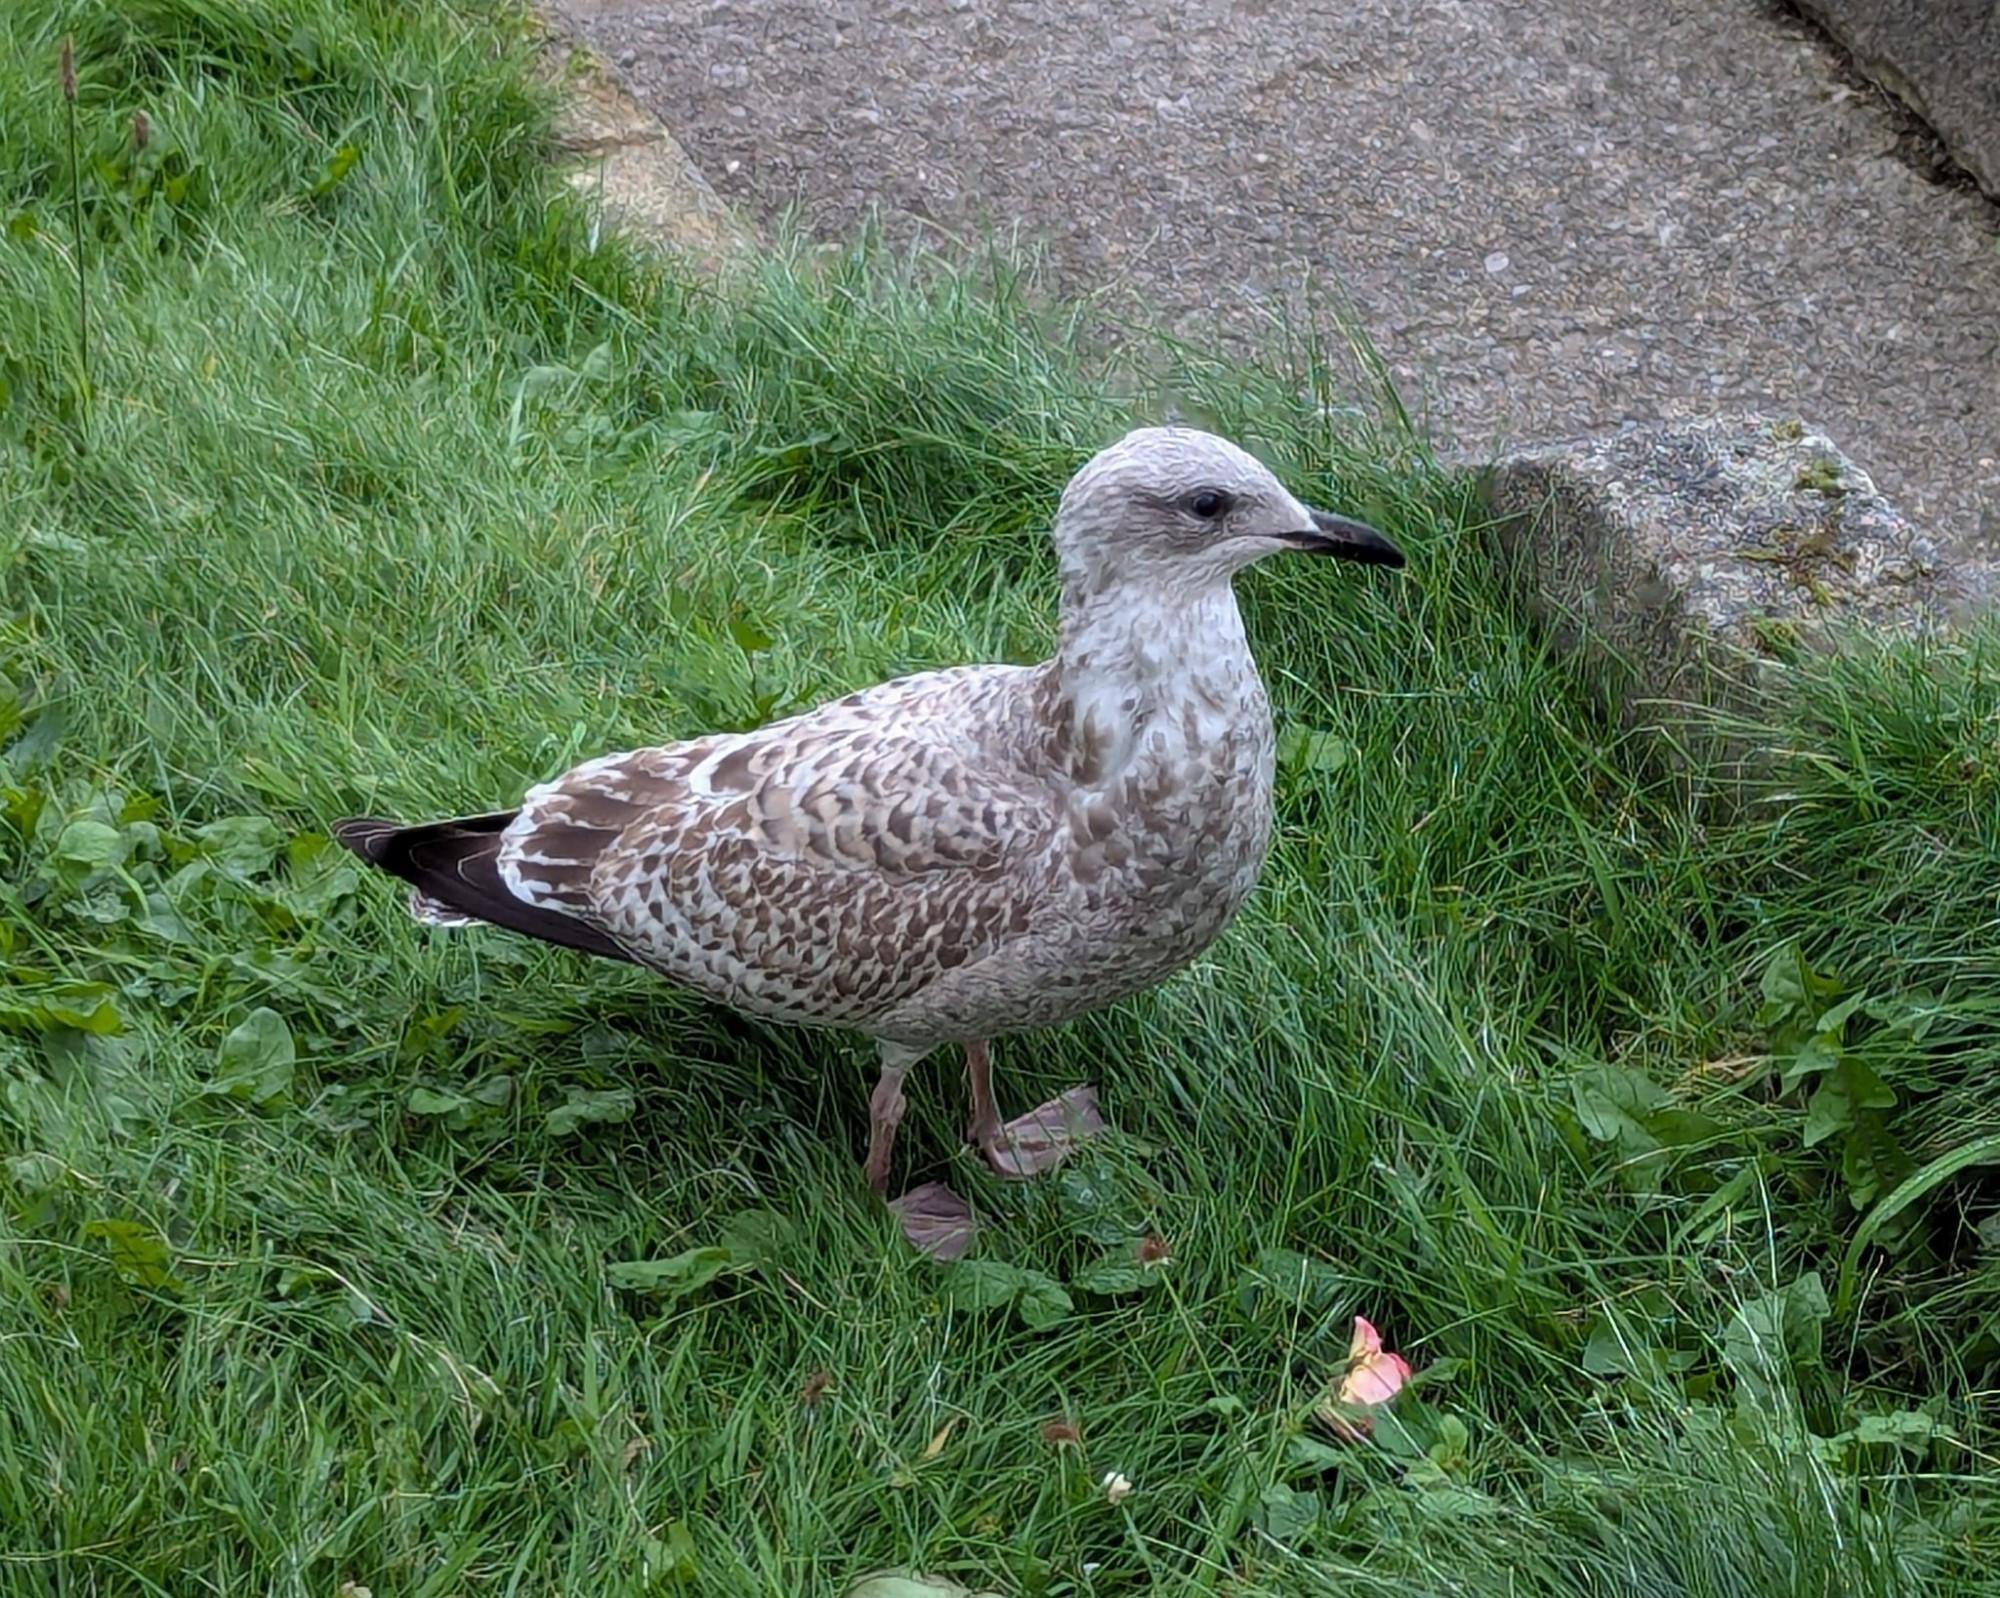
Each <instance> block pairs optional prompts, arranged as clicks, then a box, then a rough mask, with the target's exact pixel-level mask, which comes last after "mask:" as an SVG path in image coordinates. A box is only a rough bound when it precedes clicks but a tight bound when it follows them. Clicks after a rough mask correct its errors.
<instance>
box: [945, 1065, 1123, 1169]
mask: <svg viewBox="0 0 2000 1598" xmlns="http://www.w3.org/2000/svg"><path fill="white" fill-rule="evenodd" d="M965 1075H966V1079H967V1081H968V1082H969V1083H970V1084H971V1088H972V1125H971V1127H970V1128H969V1129H968V1130H967V1132H966V1139H967V1141H969V1142H972V1143H977V1144H978V1145H979V1148H980V1151H981V1152H982V1153H984V1154H985V1156H986V1163H987V1164H988V1165H990V1166H992V1167H993V1169H994V1170H995V1171H997V1172H999V1174H1000V1175H1002V1176H1009V1177H1027V1176H1038V1175H1040V1174H1041V1173H1042V1172H1043V1171H1052V1170H1054V1169H1055V1168H1056V1167H1057V1166H1058V1165H1060V1164H1062V1162H1063V1158H1064V1156H1065V1155H1067V1154H1068V1153H1069V1151H1070V1150H1071V1149H1073V1148H1074V1147H1076V1145H1077V1144H1079V1143H1081V1142H1082V1141H1083V1140H1084V1139H1085V1138H1092V1137H1096V1136H1097V1135H1098V1134H1099V1133H1100V1132H1102V1131H1103V1130H1104V1117H1103V1116H1101V1115H1099V1114H1098V1112H1097V1090H1096V1089H1095V1088H1090V1087H1080V1088H1071V1089H1070V1090H1069V1091H1068V1092H1067V1093H1065V1094H1063V1095H1061V1096H1060V1097H1058V1098H1053V1099H1050V1100H1049V1102H1048V1103H1046V1104H1038V1105H1036V1106H1035V1107H1034V1108H1033V1109H1032V1110H1030V1111H1029V1112H1028V1113H1027V1114H1026V1115H1022V1116H1017V1117H1015V1118H1014V1119H1013V1120H1011V1121H1005V1122H1003V1121H1002V1120H1001V1119H1000V1107H999V1106H998V1105H997V1104H995V1103H994V1102H993V1064H992V1061H991V1059H990V1058H989V1057H988V1055H987V1052H986V1043H985V1040H984V1039H980V1038H975V1039H973V1040H972V1041H971V1042H969V1043H967V1044H966V1045H965Z"/></svg>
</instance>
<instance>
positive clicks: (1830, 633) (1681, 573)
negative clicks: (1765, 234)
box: [1481, 415, 1990, 740]
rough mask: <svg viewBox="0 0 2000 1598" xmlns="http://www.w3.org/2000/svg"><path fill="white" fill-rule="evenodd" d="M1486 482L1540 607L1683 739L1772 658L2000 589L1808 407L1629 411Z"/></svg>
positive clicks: (1626, 708)
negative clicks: (1703, 412)
mask: <svg viewBox="0 0 2000 1598" xmlns="http://www.w3.org/2000/svg"><path fill="white" fill-rule="evenodd" d="M1481 482H1482V488H1483V490H1484V492H1485V495H1486V500H1487V504H1488V507H1489V508H1490V510H1491V512H1492V514H1493V517H1494V524H1495V529H1496V532H1497V535H1498V539H1499V544H1500V547H1501V550H1502V552H1503V554H1504V556H1505V557H1506V558H1507V559H1508V560H1509V562H1510V564H1511V566H1512V569H1513V572H1514V574H1515V576H1516V578H1517V580H1518V582H1519V583H1520V585H1521V589H1522V592H1523V594H1524V597H1525V599H1526V601H1527V603H1528V605H1529V607H1530V609H1531V611H1532V612H1534V613H1535V614H1536V615H1538V616H1539V617H1540V618H1541V619H1542V620H1543V621H1544V622H1545V623H1547V624H1548V625H1549V626H1550V627H1551V629H1552V631H1553V633H1554V636H1555V638H1556V639H1557V641H1558V642H1559V643H1561V644H1562V645H1563V646H1565V647H1569V648H1581V649H1583V650H1584V651H1586V654H1587V657H1588V658H1590V659H1591V660H1592V662H1593V663H1594V664H1595V665H1596V666H1597V667H1598V668H1599V669H1600V680H1601V681H1602V682H1603V683H1604V684H1605V686H1606V688H1607V689H1608V691H1609V693H1610V694H1611V696H1612V698H1613V699H1614V701H1615V703H1616V705H1617V708H1618V709H1619V711H1620V713H1621V714H1622V716H1623V718H1624V719H1625V720H1626V722H1627V723H1628V724H1633V725H1645V726H1654V727H1659V728H1663V729H1668V730H1670V731H1671V732H1672V733H1673V734H1674V735H1675V737H1676V738H1678V739H1681V740H1686V739H1688V738H1690V737H1699V736H1701V734H1700V733H1699V730H1698V729H1700V728H1702V727H1704V726H1712V725H1713V719H1712V718H1711V717H1708V716H1706V715H1704V714H1701V713H1700V712H1702V711H1703V710H1705V709H1712V708H1722V709H1725V710H1728V709H1736V708H1744V707H1746V706H1747V705H1748V703H1749V701H1750V698H1751V696H1752V695H1754V693H1755V692H1756V690H1757V689H1759V688H1760V687H1761V686H1764V684H1765V679H1766V675H1767V674H1766V670H1765V667H1766V663H1768V662H1771V661H1775V660H1782V659H1785V658H1787V657H1790V656H1793V655H1795V654H1796V653H1797V652H1798V650H1799V649H1800V648H1802V647H1813V646H1837V645H1838V644H1839V643H1840V642H1841V641H1842V640H1844V639H1850V638H1852V637H1853V636H1854V635H1855V633H1856V632H1857V631H1858V632H1865V633H1869V634H1877V635H1879V634H1881V633H1884V632H1886V633H1891V634H1896V635H1900V636H1905V637H1910V636H1918V635H1921V634H1925V633H1935V632H1938V631H1941V630H1944V629H1947V628H1949V627H1951V626H1953V625H1954V624H1955V623H1957V622H1959V621H1961V620H1963V619H1964V618H1965V617H1966V616H1967V615H1968V614H1969V613H1970V612H1971V611H1972V610H1974V609H1976V608H1978V607H1980V606H1981V605H1983V604H1984V603H1985V601H1986V597H1987V594H1988V591H1989V588H1990V579H1989V576H1988V574H1987V571H1986V569H1985V568H1984V567H1982V566H1980V565H1978V564H1977V563H1975V562H1973V561H1971V560H1969V559H1966V558H1964V557H1961V556H1957V555H1953V554H1949V553H1947V552H1946V551H1944V550H1941V549H1940V548H1939V546H1938V545H1937V544H1936V543H1935V542H1934V541H1933V540H1932V539H1930V538H1928V537H1926V536H1925V535H1924V534H1922V533H1921V532H1919V531H1918V530H1917V529H1916V528H1915V527H1913V526H1912V525H1911V523H1910V522H1909V520H1908V519H1907V518H1906V517H1904V516H1903V514H1902V513H1901V512H1900V511H1899V510H1897V509H1896V507H1895V506H1894V505H1892V504H1890V503H1889V501H1888V500H1886V499H1884V498H1883V496H1882V494H1881V493H1880V492H1879V491H1878V490H1877V488H1876V486H1875V484H1874V481H1873V480H1872V479H1871V478H1870V477H1869V475H1868V474H1867V473H1866V472H1865V471H1863V470H1862V469H1861V468H1860V467H1859V466H1857V465H1855V464H1854V462H1853V461H1851V460H1849V459H1848V458H1847V457H1846V456H1845V455H1844V454H1843V453H1842V452H1841V450H1840V449H1839V447H1838V446H1837V445H1836V444H1835V443H1834V442H1833V440H1832V439H1830V438H1828V437H1827V435H1826V434H1825V433H1824V432H1822V431H1821V430H1820V429H1818V428H1816V427H1813V426H1811V425H1809V424H1807V423H1805V422H1803V421H1800V420H1798V419H1797V418H1791V417H1769V416H1760V415H1734V416H1723V417H1717V418H1712V419H1708V420H1701V421H1684V422H1673V423H1665V424H1658V425H1652V426H1639V427H1629V428H1625V429H1623V430H1621V431H1619V432H1616V433H1611V434H1607V435H1603V436H1599V437H1593V438H1582V439H1576V440H1572V441H1569V442H1565V443H1559V444H1551V445H1546V446H1542V447H1538V448H1532V449H1525V450H1519V451H1516V452H1513V453H1510V454H1507V455H1504V456H1502V457H1500V458H1499V459H1498V460H1497V461H1495V462H1494V463H1493V464H1492V465H1490V466H1489V467H1487V468H1486V469H1485V470H1484V472H1483V473H1482V478H1481ZM1691 712H1692V713H1691Z"/></svg>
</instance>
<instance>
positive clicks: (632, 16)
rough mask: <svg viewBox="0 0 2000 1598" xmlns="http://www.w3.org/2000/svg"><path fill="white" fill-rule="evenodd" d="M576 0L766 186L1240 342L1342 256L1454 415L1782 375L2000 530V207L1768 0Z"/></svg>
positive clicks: (1913, 497) (1705, 396)
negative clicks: (986, 234)
mask: <svg viewBox="0 0 2000 1598" xmlns="http://www.w3.org/2000/svg"><path fill="white" fill-rule="evenodd" d="M553 3H554V6H555V9H556V11H557V14H558V15H561V16H565V17H566V18H567V19H568V20H569V22H570V24H571V25H572V26H573V27H574V28H575V29H576V30H577V31H578V32H579V33H580V34H581V35H582V36H583V37H584V38H585V40H586V41H587V42H589V43H590V44H592V45H593V46H595V47H596V48H597V49H598V50H600V51H601V52H602V53H603V54H604V55H605V56H606V57H607V58H608V59H609V60H611V61H612V62H613V63H615V65H616V67H617V69H618V70H619V71H620V72H621V73H622V74H623V75H624V76H625V78H626V79H627V81H628V83H629V84H630V86H631V88H632V90H633V92H634V94H635V95H636V96H637V97H638V98H639V100H640V101H642V102H643V103H645V104H646V105H648V106H650V107H651V108H652V109H653V110H654V111H655V112H657V113H658V114H659V115H660V117H661V118H662V119H663V120H664V121H665V122H666V124H667V125H668V127H669V128H670V129H671V130H672V131H673V133H674V134H675V135H676V136H677V137H678V138H679V139H680V140H681V142H682V143H683V144H684V145H685V146H686V148H687V149H688V151H689V152H690V153H691V154H692V156H693V157H694V159H695V161H696V162H697V163H698V164H699V165H700V166H701V168H702V169H703V171H704V172H705V173H706V174H707V175H708V177H709V178H710V180H711V181H712V182H713V183H714V184H715V185H716V187H717V188H718V189H719V190H720V191H721V193H722V194H723V195H724V197H725V198H727V199H730V200H732V201H735V202H737V203H739V204H741V205H742V206H743V207H745V209H747V210H748V211H750V212H751V213H752V214H753V215H754V216H756V217H757V218H759V219H760V220H763V221H769V220H771V219H772V218H774V217H776V216H777V215H778V214H779V213H780V212H782V211H783V210H785V209H786V208H787V207H788V206H792V205H796V206H798V207H799V208H800V209H801V212H802V214H803V216H804V218H805V220H806V223H807V225H808V226H809V227H810V229H811V230H812V231H814V232H815V233H818V234H822V235H827V236H839V235H844V234H847V233H849V232H851V231H852V230H853V228H854V227H855V226H856V224H857V223H859V222H860V221H861V220H862V219H863V218H864V217H866V216H867V215H868V214H869V212H870V211H871V209H879V211H880V212H881V213H882V214H883V216H884V218H885V219H886V221H887V222H888V223H889V226H890V229H891V231H892V233H897V234H907V233H908V232H910V231H912V230H915V229H919V228H922V229H927V230H929V231H931V232H932V234H933V236H935V235H937V234H938V233H942V234H943V235H944V236H946V237H947V238H950V239H961V240H967V239H974V238H976V237H977V236H978V235H979V234H980V233H981V232H982V231H983V230H986V229H990V228H991V229H1000V230H1007V229H1012V228H1014V227H1016V226H1018V227H1019V228H1020V229H1021V230H1022V231H1023V233H1024V234H1025V235H1026V236H1027V237H1029V238H1031V239H1035V240H1038V241H1041V242H1043V243H1045V244H1046V245H1047V247H1048V251H1049V256H1050V261H1051V264H1052V265H1053V267H1054V269H1055V273H1056V279H1057V283H1058V285H1059V286H1061V287H1063V288H1065V289H1070V290H1078V291H1084V290H1101V289H1104V288H1106V287H1110V288H1113V289H1119V288H1123V289H1129V290H1130V291H1131V292H1133V293H1134V294H1135V295H1137V296H1138V297H1139V298H1140V299H1141V300H1142V301H1143V302H1144V303H1145V304H1146V305H1148V306H1149V307H1150V308H1151V310H1152V312H1153V314H1154V315H1155V316H1156V317H1158V318H1159V319H1162V320H1164V321H1166V322H1167V323H1168V324H1169V325H1171V326H1173V327H1174V328H1175V329H1176V330H1177V331H1180V332H1183V333H1197V334H1200V333H1210V334H1212V333H1214V332H1216V331H1219V332H1220V333H1221V334H1222V336H1223V337H1225V338H1232V339H1233V338H1251V337H1255V336H1256V329H1257V327H1258V325H1259V323H1260V321H1261V320H1262V319H1263V318H1265V317H1267V316H1268V315H1269V312H1270V309H1271V307H1272V306H1273V305H1274V304H1275V305H1279V306H1290V307H1292V308H1294V311H1295V312H1296V310H1297V308H1298V307H1300V306H1302V305H1304V303H1305V301H1304V299H1303V298H1302V291H1301V285H1302V284H1304V283H1305V282H1306V281H1307V280H1308V278H1309V276H1310V275H1312V274H1318V275H1320V276H1321V277H1331V278H1335V279H1337V280H1338V281H1339V282H1341V283H1342V284H1344V285H1345V287H1346V289H1347V291H1348V292H1349V293H1350V294H1351V295H1352V297H1353V299H1354V300H1355V302H1356V303H1357V305H1358V306H1359V308H1360V311H1361V314H1362V319H1363V323H1364V325H1365V326H1366V327H1367V329H1368V330H1369V332H1370V333H1371V335H1372V336H1373V338H1374V339H1375V341H1376V343H1377V344H1378V345H1379V346H1380V348H1381V349H1382V351H1383V353H1384V354H1385V355H1386V356H1387V357H1388V359H1389V361H1390V363H1391V365H1392V366H1393V367H1394V369H1395V370H1396V371H1397V372H1399V373H1400V374H1401V375H1402V377H1403V379H1404V382H1405V387H1406V390H1407V393H1408V397H1409V398H1410V399H1411V400H1412V401H1413V402H1415V404H1417V405H1419V406H1421V405H1423V404H1424V403H1425V402H1426V399H1427V398H1428V400H1429V401H1430V402H1431V403H1432V404H1433V405H1434V406H1435V407H1436V408H1437V409H1436V412H1435V413H1436V414H1438V415H1439V416H1440V417H1441V418H1442V425H1441V429H1440V430H1441V431H1443V432H1445V433H1447V435H1448V436H1449V437H1450V438H1452V439H1455V441H1456V442H1457V443H1458V444H1459V445H1461V446H1463V447H1466V448H1470V449H1474V450H1484V449H1486V448H1488V447H1489V446H1492V445H1493V444H1495V443H1497V442H1499V441H1503V440H1505V441H1515V442H1522V441H1531V440H1540V439H1547V438H1553V437H1560V436H1566V435H1569V434H1574V433H1579V432H1585V431H1592V430H1598V429H1604V428H1609V427H1613V426H1616V425H1617V424H1618V423H1620V422H1621V421H1626V420H1641V419H1654V418H1660V417H1666V416H1674V415H1685V414H1690V413H1695V414H1699V413H1706V412H1709V411H1713V410H1720V409H1743V408H1747V407H1756V406H1763V407H1778V408H1782V409H1788V410H1793V411H1796V412H1798V413H1800V414H1802V415H1804V416H1805V417H1807V418H1808V419H1809V420H1811V421H1813V422H1815V423H1818V424H1820V425H1822V426H1824V427H1825V428H1826V429H1827V430H1828V431H1829V432H1830V433H1831V434H1832V436H1833V437H1834V438H1835V439H1836V440H1838V441H1839V443H1840V444H1841V445H1842V446H1843V447H1844V448H1845V449H1846V450H1847V451H1848V453H1849V454H1850V455H1852V456H1853V457H1854V458H1855V459H1856V460H1857V461H1858V462H1859V463H1860V464H1861V465H1862V466H1864V467H1865V468H1866V469H1867V470H1868V471H1870V472H1871V473H1872V474H1873V475H1874V476H1875V478H1876V479H1877V481H1878V482H1879V483H1880V484H1881V485H1882V487H1883V488H1884V490H1885V491H1886V492H1887V493H1888V494H1889V495H1890V496H1891V497H1892V498H1894V499H1895V500H1896V501H1897V502H1898V503H1899V504H1900V505H1901V506H1902V507H1903V508H1904V509H1905V510H1906V511H1907V512H1908V513H1909V514H1910V515H1911V516H1912V518H1913V519H1915V520H1916V521H1918V522H1919V523H1920V524H1924V525H1928V526H1929V527H1931V528H1932V529H1934V530H1935V532H1936V533H1937V534H1938V535H1939V536H1940V537H1942V538H1944V539H1946V540H1947V541H1952V542H1964V543H1973V544H1977V545H1979V546H1981V547H1982V548H1984V549H1988V550H1990V549H1992V548H1994V547H1996V546H2000V253H1996V251H1995V238H1996V235H2000V208H1996V207H1995V206H1993V205H1992V204H1991V203H1990V202H1988V201H1987V200H1985V199H1984V198H1983V197H1982V196H1980V195H1979V194H1978V193H1977V192H1976V191H1973V190H1971V189H1970V188H1969V187H1963V186H1961V187H1952V186H1949V185H1940V184H1938V183H1935V182H1932V181H1927V179H1926V178H1925V177H1924V176H1922V175H1920V173H1919V171H1918V170H1916V169H1915V167H1914V166H1913V165H1912V163H1911V162H1910V161H1909V160H1908V159H1907V158H1906V157H1907V154H1908V150H1909V146H1910V144H1911V140H1910V137H1909V131H1908V127H1907V125H1906V123H1905V121H1904V120H1903V119H1902V117H1901V114H1900V113H1899V112H1898V111H1896V110H1895V109H1893V108H1892V107H1891V106H1890V105H1889V104H1888V103H1887V102H1886V101H1885V100H1884V99H1883V98H1882V97H1881V96H1879V95H1877V94H1875V93H1874V92H1873V91H1872V90H1868V89H1865V88H1857V87H1856V86H1855V81H1854V80H1853V78H1852V77H1851V75H1850V74H1849V72H1848V70H1847V68H1846V67H1845V65H1844V64H1843V62H1842V61H1841V59H1840V58H1839V56H1838V53H1837V52H1836V51H1835V50H1833V49H1832V48H1830V47H1829V46H1828V45H1827V43H1826V42H1825V41H1824V39H1823V37H1822V36H1821V35H1819V34H1818V33H1816V32H1815V31H1813V30H1812V29H1811V28H1810V27H1809V26H1808V25H1807V24H1804V23H1802V22H1800V21H1798V20H1797V19H1795V18H1794V17H1792V16H1791V15H1790V14H1789V13H1787V12H1785V11H1783V10H1781V9H1779V8H1778V7H1776V6H1775V5H1773V4H1771V3H1769V0H1657V3H1655V4H1651V5H1646V6H1616V5H1606V4H1604V3H1602V0H1235V3H1231V0H1160V3H1147V4H1141V3H1139V0H1104V3H1099V0H872V3H864V0H553ZM1899 151H1901V152H1902V154H1900V155H1899Z"/></svg>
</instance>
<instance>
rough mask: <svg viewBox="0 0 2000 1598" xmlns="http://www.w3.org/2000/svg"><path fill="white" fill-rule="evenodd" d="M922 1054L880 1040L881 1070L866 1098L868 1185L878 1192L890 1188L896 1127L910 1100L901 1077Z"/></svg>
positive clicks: (900, 1121) (908, 1071) (886, 1191)
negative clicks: (906, 1097)
mask: <svg viewBox="0 0 2000 1598" xmlns="http://www.w3.org/2000/svg"><path fill="white" fill-rule="evenodd" d="M922 1058H923V1055H922V1054H921V1053H919V1052H918V1051H917V1050H914V1049H909V1048H905V1047H904V1046H903V1045H902V1044H900V1043H890V1042H887V1041H886V1040H885V1041H884V1042H883V1044H882V1074H881V1076H880V1077H878V1078H877V1079H876V1082H875V1091H874V1092H873V1093H872V1094H871V1095H869V1099H868V1166H867V1170H868V1185H869V1186H870V1187H872V1188H873V1189H875V1191H876V1192H877V1193H881V1194H883V1195H885V1196H886V1195H887V1194H888V1191H889V1159H890V1156H891V1155H892V1154H893V1153H894V1152H895V1148H896V1128H897V1127H898V1126H899V1125H900V1124H901V1123H902V1119H903V1111H904V1110H905V1109H906V1108H908V1105H909V1101H908V1100H907V1099H905V1098H904V1097H903V1078H904V1077H906V1076H908V1075H909V1074H910V1067H911V1066H913V1065H915V1064H916V1063H917V1061H919V1060H920V1059H922Z"/></svg>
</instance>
